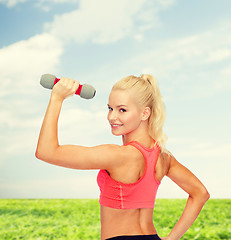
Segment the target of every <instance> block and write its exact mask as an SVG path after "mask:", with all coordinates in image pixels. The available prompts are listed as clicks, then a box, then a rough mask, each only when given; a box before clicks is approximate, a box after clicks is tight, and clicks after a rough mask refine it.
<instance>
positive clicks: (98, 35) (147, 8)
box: [45, 0, 175, 44]
mask: <svg viewBox="0 0 231 240" xmlns="http://www.w3.org/2000/svg"><path fill="white" fill-rule="evenodd" d="M170 2H171V4H173V2H175V1H165V4H160V1H153V2H150V1H148V0H146V1H143V0H127V1H123V0H118V1H108V0H99V1H94V0H84V1H83V0H82V1H80V6H79V9H77V10H75V11H73V12H71V13H66V14H63V15H59V16H56V17H55V20H54V22H52V23H47V24H46V25H45V29H46V31H48V32H50V33H52V34H54V35H55V36H58V37H59V38H61V39H64V40H66V41H67V40H68V41H70V40H74V41H76V42H77V43H83V42H86V41H89V40H90V41H92V42H94V43H98V44H105V43H112V42H116V41H118V40H120V39H122V38H124V37H127V36H130V35H133V34H134V35H135V36H138V35H139V34H142V33H143V31H145V30H147V29H149V28H152V27H153V26H155V25H156V24H158V23H159V22H158V20H157V19H158V17H157V12H158V11H159V10H160V9H163V6H164V8H166V7H167V6H170V5H171V4H170ZM138 20H139V21H138ZM139 39H140V37H139Z"/></svg>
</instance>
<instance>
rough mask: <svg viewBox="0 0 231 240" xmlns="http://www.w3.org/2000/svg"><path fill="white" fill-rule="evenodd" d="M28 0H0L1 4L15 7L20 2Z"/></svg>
mask: <svg viewBox="0 0 231 240" xmlns="http://www.w3.org/2000/svg"><path fill="white" fill-rule="evenodd" d="M26 1H28V0H0V4H4V5H6V6H7V7H14V6H16V5H17V4H19V3H24V2H26Z"/></svg>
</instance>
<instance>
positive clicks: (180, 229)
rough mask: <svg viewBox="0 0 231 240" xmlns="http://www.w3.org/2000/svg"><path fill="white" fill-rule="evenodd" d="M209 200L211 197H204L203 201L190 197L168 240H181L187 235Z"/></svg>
mask: <svg viewBox="0 0 231 240" xmlns="http://www.w3.org/2000/svg"><path fill="white" fill-rule="evenodd" d="M208 198H209V196H204V197H202V198H201V199H200V198H193V197H190V196H189V198H188V200H187V203H186V206H185V209H184V211H183V213H182V215H181V217H180V219H179V221H178V222H177V223H176V225H175V226H174V228H173V229H172V231H171V232H170V234H169V235H168V238H167V239H169V240H178V239H180V238H181V237H182V236H183V235H184V234H185V232H186V231H187V230H188V229H189V228H190V226H191V225H192V224H193V222H194V221H195V220H196V218H197V217H198V215H199V213H200V211H201V209H202V207H203V206H204V204H205V202H206V201H207V200H208Z"/></svg>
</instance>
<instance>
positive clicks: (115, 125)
mask: <svg viewBox="0 0 231 240" xmlns="http://www.w3.org/2000/svg"><path fill="white" fill-rule="evenodd" d="M111 125H112V127H119V126H122V124H111Z"/></svg>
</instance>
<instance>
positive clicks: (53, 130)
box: [36, 95, 63, 160]
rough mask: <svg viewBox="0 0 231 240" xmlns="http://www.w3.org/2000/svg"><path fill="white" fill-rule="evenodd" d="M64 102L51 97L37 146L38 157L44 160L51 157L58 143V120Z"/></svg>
mask: <svg viewBox="0 0 231 240" xmlns="http://www.w3.org/2000/svg"><path fill="white" fill-rule="evenodd" d="M62 102H63V100H61V99H58V98H55V97H54V96H52V95H51V98H50V102H49V104H48V107H47V110H46V114H45V116H44V120H43V123H42V127H41V130H40V135H39V140H38V144H37V150H36V157H37V158H39V159H42V160H45V159H44V158H47V157H49V156H50V155H51V154H52V152H53V151H54V149H55V148H57V147H58V146H59V143H58V118H59V114H60V111H61V107H62Z"/></svg>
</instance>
